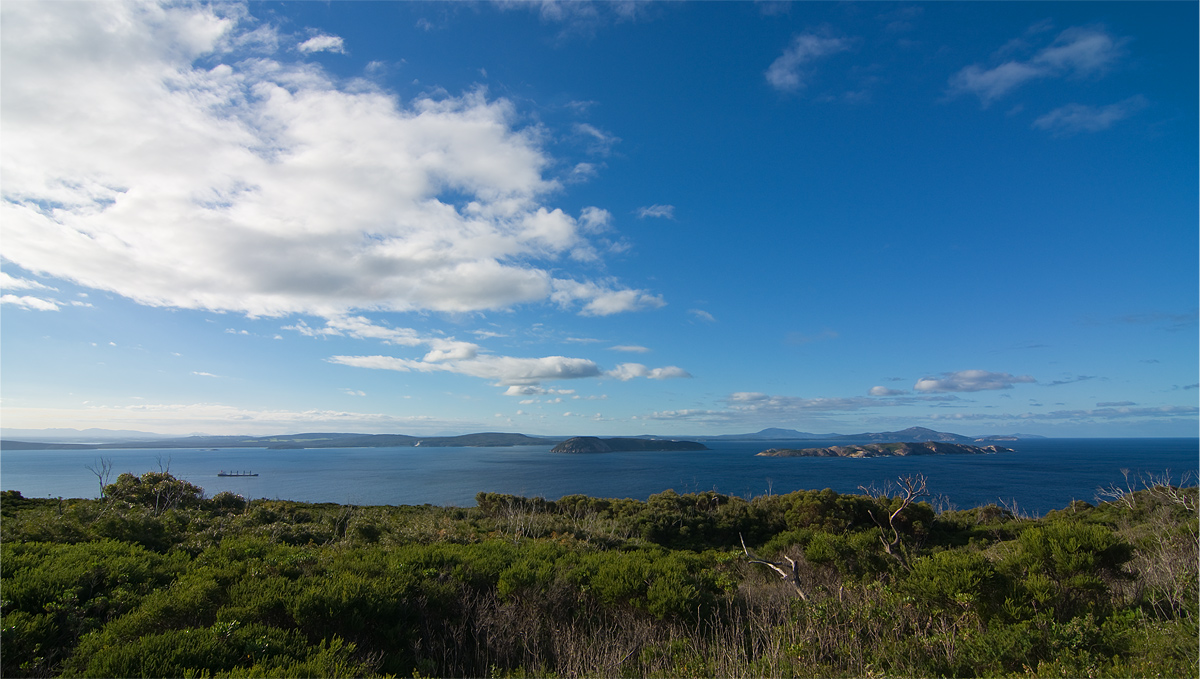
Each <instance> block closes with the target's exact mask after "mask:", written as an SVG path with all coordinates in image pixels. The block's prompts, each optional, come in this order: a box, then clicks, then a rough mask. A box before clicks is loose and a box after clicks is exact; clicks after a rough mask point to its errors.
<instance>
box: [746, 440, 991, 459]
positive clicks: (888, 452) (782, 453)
mask: <svg viewBox="0 0 1200 679" xmlns="http://www.w3.org/2000/svg"><path fill="white" fill-rule="evenodd" d="M1011 452H1012V449H1011V448H1003V447H1001V446H997V445H991V446H970V445H966V444H963V443H942V442H940V441H924V442H919V443H910V442H901V443H868V444H866V445H846V446H831V447H829V448H803V449H792V448H771V449H770V450H764V451H762V452H761V453H758V455H757V457H906V456H909V455H986V454H989V453H1011Z"/></svg>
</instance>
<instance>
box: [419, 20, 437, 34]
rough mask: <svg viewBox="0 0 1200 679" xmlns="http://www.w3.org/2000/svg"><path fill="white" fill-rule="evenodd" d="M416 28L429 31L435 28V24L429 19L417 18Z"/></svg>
mask: <svg viewBox="0 0 1200 679" xmlns="http://www.w3.org/2000/svg"><path fill="white" fill-rule="evenodd" d="M417 28H419V29H421V30H422V31H425V32H426V33H428V32H429V31H432V30H433V29H435V28H437V26H434V25H433V22H432V21H430V20H429V19H417Z"/></svg>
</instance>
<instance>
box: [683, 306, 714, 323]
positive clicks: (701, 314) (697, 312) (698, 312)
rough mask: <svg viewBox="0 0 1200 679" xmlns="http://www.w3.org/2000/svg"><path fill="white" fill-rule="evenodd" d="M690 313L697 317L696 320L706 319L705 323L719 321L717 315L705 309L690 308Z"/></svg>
mask: <svg viewBox="0 0 1200 679" xmlns="http://www.w3.org/2000/svg"><path fill="white" fill-rule="evenodd" d="M688 313H689V314H691V316H692V318H695V319H696V320H699V321H704V322H705V323H716V322H717V319H716V317H715V316H713V315H712V314H710V313H708V312H707V311H705V310H704V309H688Z"/></svg>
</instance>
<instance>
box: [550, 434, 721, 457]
mask: <svg viewBox="0 0 1200 679" xmlns="http://www.w3.org/2000/svg"><path fill="white" fill-rule="evenodd" d="M708 449H709V448H708V446H706V445H704V444H703V443H697V442H695V441H667V440H661V439H640V438H638V439H634V438H612V439H602V438H597V437H595V436H576V437H575V438H570V439H567V440H566V441H563V442H562V443H560V444H558V445H557V446H554V447H553V448H551V449H550V452H552V453H623V452H634V451H664V450H708Z"/></svg>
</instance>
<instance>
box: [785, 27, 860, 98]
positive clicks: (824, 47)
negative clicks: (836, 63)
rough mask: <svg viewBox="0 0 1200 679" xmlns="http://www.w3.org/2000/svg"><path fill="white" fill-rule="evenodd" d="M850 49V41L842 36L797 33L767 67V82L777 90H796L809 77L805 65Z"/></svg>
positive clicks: (800, 87) (803, 84)
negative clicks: (828, 36) (832, 36)
mask: <svg viewBox="0 0 1200 679" xmlns="http://www.w3.org/2000/svg"><path fill="white" fill-rule="evenodd" d="M848 49H850V42H849V41H848V40H844V39H842V38H827V37H823V36H819V35H814V34H812V33H805V34H802V35H798V36H796V37H795V38H793V39H792V44H791V45H789V46H788V48H787V49H785V50H784V51H783V54H781V55H780V56H779V58H777V59H776V60H775V61H774V62H772V64H771V66H770V67H769V68H768V69H767V72H766V77H767V82H768V83H770V84H771V86H772V87H774V88H775V89H777V90H781V91H789V92H791V91H796V90H799V89H802V88H803V87H804V86H805V85H806V83H805V79H806V78H808V77H809V73H808V72H806V70H805V67H807V66H809V65H810V64H812V63H813V62H814V61H817V60H818V59H821V58H823V57H827V56H829V55H831V54H837V53H838V52H843V51H845V50H848Z"/></svg>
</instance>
